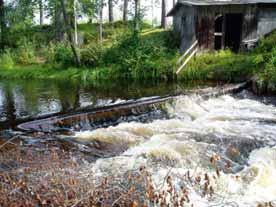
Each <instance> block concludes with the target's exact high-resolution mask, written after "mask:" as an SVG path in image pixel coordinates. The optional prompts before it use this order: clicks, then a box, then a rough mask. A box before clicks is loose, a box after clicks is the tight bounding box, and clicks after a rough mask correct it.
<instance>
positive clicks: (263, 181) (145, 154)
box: [75, 92, 276, 206]
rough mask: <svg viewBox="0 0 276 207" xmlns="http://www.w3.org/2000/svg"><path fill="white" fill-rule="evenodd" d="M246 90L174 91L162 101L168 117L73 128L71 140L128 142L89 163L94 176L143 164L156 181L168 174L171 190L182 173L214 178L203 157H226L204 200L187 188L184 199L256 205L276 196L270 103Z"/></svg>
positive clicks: (274, 117)
mask: <svg viewBox="0 0 276 207" xmlns="http://www.w3.org/2000/svg"><path fill="white" fill-rule="evenodd" d="M249 95H250V93H248V92H243V93H241V94H239V96H232V95H223V96H220V97H214V98H209V99H207V100H206V99H203V98H202V97H200V96H196V95H190V96H179V97H177V98H176V99H175V101H173V103H168V104H167V105H166V110H167V113H168V114H169V117H170V118H169V119H165V120H155V121H153V122H151V123H137V122H131V123H121V124H119V125H118V126H115V127H109V128H101V129H97V130H93V131H83V132H76V134H75V139H78V140H85V141H91V142H93V141H95V140H97V141H101V142H105V143H113V144H114V146H116V145H124V146H128V149H127V150H126V151H124V152H123V153H121V154H119V155H117V156H114V157H111V158H105V159H98V160H97V161H96V162H95V163H93V164H92V165H91V166H89V170H91V171H93V172H94V174H95V175H98V176H100V177H101V176H104V175H107V174H121V175H123V174H124V173H125V172H127V171H128V170H131V169H135V168H138V167H139V166H147V167H148V168H150V171H151V172H152V174H153V178H154V182H155V184H156V185H158V184H160V183H162V182H163V180H164V178H165V177H166V175H167V174H168V172H169V173H170V174H171V175H174V182H175V183H174V184H175V186H176V188H177V186H178V187H179V188H180V186H181V185H182V184H183V183H182V179H181V178H183V177H184V176H185V174H186V173H187V171H190V172H193V173H195V174H200V173H201V172H202V173H203V172H204V173H206V172H207V173H208V174H209V175H213V176H215V175H216V168H214V167H213V166H212V164H211V163H210V158H211V157H212V156H214V155H218V154H219V155H220V157H221V159H220V161H219V163H218V166H220V167H221V168H223V165H224V163H230V164H229V165H231V169H230V170H229V171H227V170H224V172H222V174H221V175H220V176H219V177H217V178H216V179H213V180H212V181H211V183H212V185H213V188H214V192H215V196H213V197H212V198H206V197H204V196H203V197H202V196H200V193H199V192H198V191H197V190H195V189H193V188H190V189H189V190H190V191H191V198H190V199H191V202H192V203H193V204H194V206H257V204H259V203H261V202H269V201H275V200H276V180H275V176H276V147H275V143H276V125H275V123H276V107H275V106H274V105H270V104H264V103H263V102H261V101H260V100H256V99H252V98H247V97H248V96H249ZM203 175H204V174H203Z"/></svg>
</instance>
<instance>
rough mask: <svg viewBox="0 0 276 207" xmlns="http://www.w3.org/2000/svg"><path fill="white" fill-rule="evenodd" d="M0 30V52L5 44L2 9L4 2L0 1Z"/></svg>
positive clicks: (3, 11) (4, 25)
mask: <svg viewBox="0 0 276 207" xmlns="http://www.w3.org/2000/svg"><path fill="white" fill-rule="evenodd" d="M0 30H1V36H0V50H4V49H5V43H6V38H5V37H6V35H5V33H6V23H5V7H4V0H0Z"/></svg>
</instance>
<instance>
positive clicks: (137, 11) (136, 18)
mask: <svg viewBox="0 0 276 207" xmlns="http://www.w3.org/2000/svg"><path fill="white" fill-rule="evenodd" d="M134 2H135V16H134V31H135V32H139V30H140V18H141V14H140V12H141V11H140V10H141V8H140V7H141V1H140V0H134Z"/></svg>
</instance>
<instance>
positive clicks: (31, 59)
mask: <svg viewBox="0 0 276 207" xmlns="http://www.w3.org/2000/svg"><path fill="white" fill-rule="evenodd" d="M15 55H16V61H17V63H19V64H23V65H28V64H32V63H35V60H36V57H35V49H34V46H33V44H32V43H30V42H27V41H26V40H23V41H22V43H21V44H20V46H19V48H18V49H17V50H16V53H15Z"/></svg>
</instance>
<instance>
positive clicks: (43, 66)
mask: <svg viewBox="0 0 276 207" xmlns="http://www.w3.org/2000/svg"><path fill="white" fill-rule="evenodd" d="M131 24H132V23H131V22H128V23H123V22H116V23H113V24H105V25H104V41H103V43H102V44H100V43H99V41H98V39H99V37H98V32H97V25H96V24H82V25H79V29H80V32H81V33H82V36H83V45H82V46H81V47H80V48H79V51H78V52H79V54H80V57H81V60H82V65H81V67H78V68H76V67H75V66H74V63H73V62H72V60H73V57H72V53H71V50H70V48H69V47H68V45H67V44H66V43H59V44H48V45H46V44H47V41H50V39H47V38H49V37H47V38H46V37H44V36H43V33H42V34H40V33H38V34H36V35H35V37H39V38H38V39H43V38H45V40H44V41H40V43H39V44H38V43H36V41H37V40H36V39H34V40H32V41H30V40H28V41H27V40H25V42H24V41H23V43H22V41H21V43H20V44H19V45H20V46H18V47H15V49H13V50H7V51H6V52H5V53H4V54H2V55H1V57H0V68H1V73H0V78H5V79H11V78H12V79H18V78H20V79H81V80H86V81H95V80H112V79H134V80H141V79H142V80H145V79H154V80H166V81H167V80H176V78H177V79H178V80H179V81H190V80H200V81H202V80H203V81H205V80H206V81H207V80H208V81H223V82H240V81H244V80H246V79H248V78H250V77H252V76H254V75H257V76H258V77H259V79H260V80H261V81H263V82H266V83H268V82H269V83H270V85H272V84H274V85H276V69H275V62H276V61H275V57H276V52H275V51H276V49H275V45H276V32H274V33H272V34H271V35H269V36H268V37H266V38H264V39H263V40H262V41H261V42H260V44H259V46H258V48H256V49H255V50H254V51H252V52H247V53H239V54H235V53H232V52H231V51H230V50H225V51H219V52H209V53H204V54H201V55H197V57H196V58H194V59H193V60H192V61H191V62H190V63H189V64H188V65H187V67H186V68H185V69H184V70H183V71H182V72H181V73H180V74H179V76H178V77H176V76H175V71H176V69H177V67H178V66H177V64H176V62H177V60H178V58H179V57H180V54H179V53H178V48H177V46H178V45H179V42H178V40H177V38H176V37H175V35H174V33H173V32H171V31H165V30H162V29H157V28H151V27H150V26H149V25H147V24H144V25H143V29H142V31H141V33H140V34H139V35H133V32H132V30H131V29H130V28H132V26H131ZM35 31H36V32H37V29H36V30H35ZM42 37H43V38H42ZM41 42H42V43H41ZM43 42H45V44H43ZM50 42H51V41H50ZM38 46H39V47H38Z"/></svg>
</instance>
